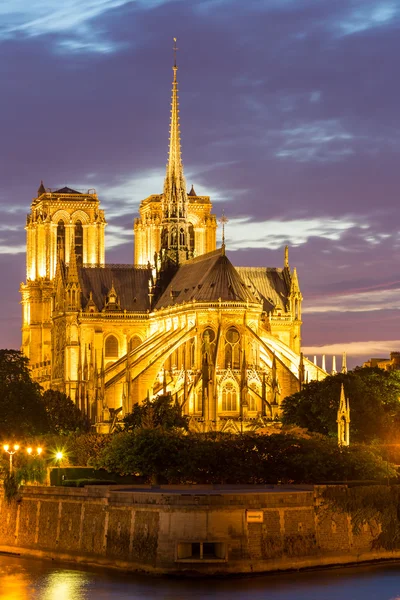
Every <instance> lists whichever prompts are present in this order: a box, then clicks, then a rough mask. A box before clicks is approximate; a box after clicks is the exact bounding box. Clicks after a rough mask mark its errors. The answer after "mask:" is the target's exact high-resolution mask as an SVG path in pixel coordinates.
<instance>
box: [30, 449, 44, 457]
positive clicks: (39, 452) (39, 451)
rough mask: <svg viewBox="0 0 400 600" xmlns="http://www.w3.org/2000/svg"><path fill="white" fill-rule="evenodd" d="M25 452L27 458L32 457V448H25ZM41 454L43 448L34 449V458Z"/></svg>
mask: <svg viewBox="0 0 400 600" xmlns="http://www.w3.org/2000/svg"><path fill="white" fill-rule="evenodd" d="M26 451H27V453H28V454H29V456H32V452H33V449H32V448H27V449H26ZM42 452H43V448H40V447H39V448H36V456H40V455H41V454H42Z"/></svg>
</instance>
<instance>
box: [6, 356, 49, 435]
mask: <svg viewBox="0 0 400 600" xmlns="http://www.w3.org/2000/svg"><path fill="white" fill-rule="evenodd" d="M40 392H41V388H40V386H39V384H37V383H34V382H33V381H32V379H31V376H30V372H29V369H28V359H27V358H26V357H24V356H23V355H22V354H21V352H19V351H17V350H0V436H1V437H2V438H3V439H9V440H10V441H11V440H12V439H15V440H18V439H19V438H20V437H21V436H23V435H34V434H38V433H45V432H46V431H47V430H48V421H47V414H46V410H45V407H44V404H43V401H42V397H41V393H40Z"/></svg>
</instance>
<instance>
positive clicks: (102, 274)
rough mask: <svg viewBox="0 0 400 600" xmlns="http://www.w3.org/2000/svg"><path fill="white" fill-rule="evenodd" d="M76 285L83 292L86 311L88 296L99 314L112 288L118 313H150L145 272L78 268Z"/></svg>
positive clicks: (136, 269)
mask: <svg viewBox="0 0 400 600" xmlns="http://www.w3.org/2000/svg"><path fill="white" fill-rule="evenodd" d="M78 271H79V282H80V284H81V289H82V296H83V298H82V307H83V309H85V308H86V305H87V303H88V300H89V294H90V292H92V294H93V301H94V303H95V304H96V307H97V309H98V310H100V311H101V310H102V309H103V308H104V305H105V301H106V296H107V294H108V292H109V291H110V289H111V286H112V285H114V289H115V291H116V293H117V296H118V301H119V305H120V307H121V310H125V309H126V310H129V311H138V312H143V311H147V310H150V302H149V295H148V294H149V284H148V281H149V274H150V271H149V270H148V269H138V268H137V267H131V266H122V265H116V266H112V267H111V266H110V267H108V266H107V265H106V266H105V267H80V268H79V269H78Z"/></svg>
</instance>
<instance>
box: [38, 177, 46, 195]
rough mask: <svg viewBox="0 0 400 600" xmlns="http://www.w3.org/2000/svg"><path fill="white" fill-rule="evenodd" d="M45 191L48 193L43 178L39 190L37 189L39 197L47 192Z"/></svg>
mask: <svg viewBox="0 0 400 600" xmlns="http://www.w3.org/2000/svg"><path fill="white" fill-rule="evenodd" d="M45 193H46V188H45V187H44V185H43V180H42V181H41V182H40V186H39V188H38V191H37V197H38V198H40V196H41V195H42V194H45Z"/></svg>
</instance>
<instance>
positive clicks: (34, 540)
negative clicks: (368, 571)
mask: <svg viewBox="0 0 400 600" xmlns="http://www.w3.org/2000/svg"><path fill="white" fill-rule="evenodd" d="M322 492H323V488H320V487H317V486H316V487H313V486H286V487H285V486H254V487H252V488H245V487H240V488H239V487H232V488H228V487H222V486H221V487H218V486H214V487H213V486H205V487H199V486H196V487H190V486H188V487H185V486H177V487H174V486H165V487H160V488H151V487H150V486H148V487H146V486H139V487H135V488H128V487H123V488H120V489H116V488H115V487H111V488H108V487H103V486H102V487H94V486H93V487H86V488H84V489H77V488H61V487H25V488H23V489H22V490H21V493H20V495H19V496H18V498H17V500H16V501H13V502H12V503H11V504H7V503H6V502H5V500H1V505H0V551H2V552H12V553H20V554H21V555H30V556H38V557H44V558H57V559H59V560H65V561H74V562H78V563H85V564H97V565H104V566H107V567H113V568H120V569H126V570H140V571H145V572H149V573H150V572H151V573H165V574H166V573H170V574H173V573H174V574H176V573H180V574H184V573H187V574H192V573H198V574H204V575H211V574H229V573H257V572H266V571H276V570H286V569H300V568H306V567H316V566H328V565H338V564H346V563H357V562H363V561H370V560H379V559H388V558H392V559H393V558H400V552H389V551H386V550H373V549H372V548H373V542H374V540H375V539H376V538H377V536H378V535H379V533H380V529H379V525H377V523H376V522H375V521H373V522H371V523H369V522H368V523H364V525H362V526H361V527H360V528H359V530H358V531H357V533H354V531H353V529H354V528H353V527H352V523H351V517H350V515H348V514H345V513H342V512H335V511H333V510H332V509H331V508H330V506H329V505H328V504H327V503H326V502H325V501H324V499H323V495H322Z"/></svg>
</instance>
